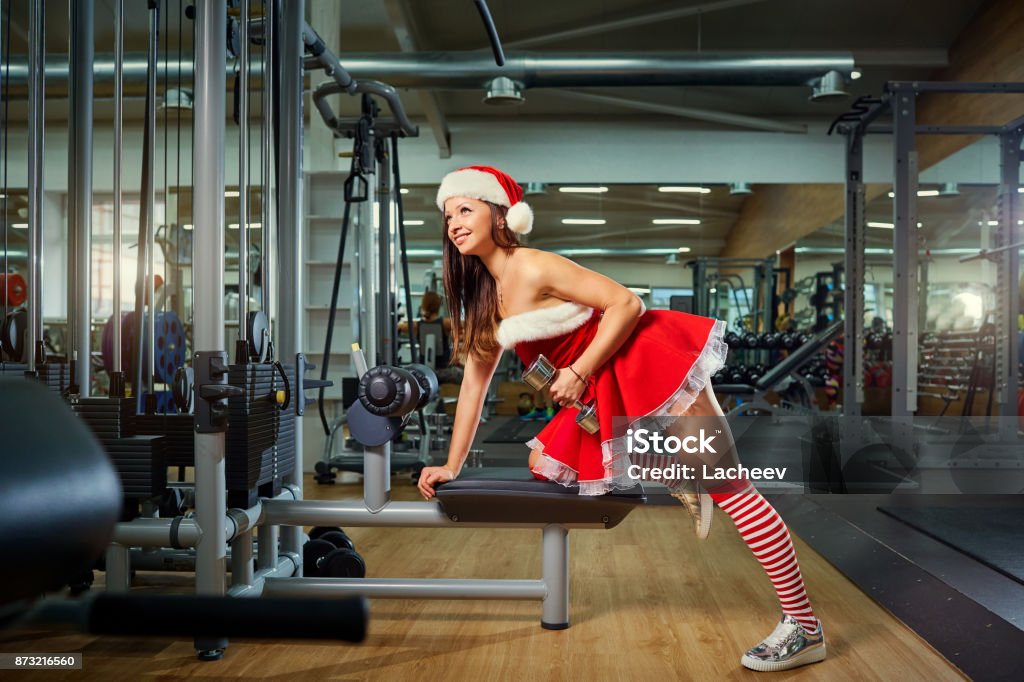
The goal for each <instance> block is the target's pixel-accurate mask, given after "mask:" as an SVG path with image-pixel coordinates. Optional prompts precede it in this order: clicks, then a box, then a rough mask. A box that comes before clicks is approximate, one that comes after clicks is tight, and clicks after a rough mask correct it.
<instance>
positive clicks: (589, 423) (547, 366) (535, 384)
mask: <svg viewBox="0 0 1024 682" xmlns="http://www.w3.org/2000/svg"><path fill="white" fill-rule="evenodd" d="M557 371H558V370H557V369H556V368H555V366H554V365H552V364H551V362H550V361H549V360H548V359H547V358H546V357H544V356H543V355H538V356H537V359H536V360H534V361H533V363H532V364H531V365H530V366H529V367H527V368H526V371H524V372H523V382H524V383H525V384H526V385H528V386H529V387H530V388H532V389H534V390H535V391H539V390H541V389H542V388H544V387H545V386H547V385H548V384H550V383H551V380H552V379H554V378H555V372H557ZM573 407H575V408H576V409H577V410H579V411H580V413H579V414H578V415H576V424H577V425H578V426H579V427H580V428H581V429H583V430H584V431H586V432H587V433H597V431H598V428H599V424H598V421H597V405H596V404H595V403H594V401H593V400H590V401H588V402H586V403H581V402H580V401H579V400H576V401H574V402H573Z"/></svg>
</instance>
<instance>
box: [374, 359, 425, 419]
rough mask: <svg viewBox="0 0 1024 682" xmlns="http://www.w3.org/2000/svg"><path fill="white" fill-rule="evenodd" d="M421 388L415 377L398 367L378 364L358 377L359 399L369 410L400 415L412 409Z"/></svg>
mask: <svg viewBox="0 0 1024 682" xmlns="http://www.w3.org/2000/svg"><path fill="white" fill-rule="evenodd" d="M421 393H422V389H421V388H420V383H419V381H418V380H417V379H416V377H415V376H414V375H413V374H412V373H411V372H409V371H407V370H404V369H402V368H400V367H391V366H389V365H379V366H377V367H373V368H371V369H369V370H367V371H366V373H365V374H363V376H362V377H360V379H359V392H358V395H359V402H360V403H362V405H363V407H365V408H366V411H367V412H369V413H370V414H375V415H377V416H381V417H401V416H403V415H406V414H409V413H410V412H412V411H413V410H415V409H416V406H417V404H418V403H419V400H420V394H421Z"/></svg>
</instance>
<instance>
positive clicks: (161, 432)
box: [135, 414, 196, 467]
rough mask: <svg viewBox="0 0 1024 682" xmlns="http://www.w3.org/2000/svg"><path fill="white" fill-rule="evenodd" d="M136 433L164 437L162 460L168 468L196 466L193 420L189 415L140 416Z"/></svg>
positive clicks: (136, 425) (136, 419)
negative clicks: (163, 459)
mask: <svg viewBox="0 0 1024 682" xmlns="http://www.w3.org/2000/svg"><path fill="white" fill-rule="evenodd" d="M135 428H136V433H139V434H141V435H147V436H163V437H164V458H165V462H166V464H167V466H169V467H191V466H195V465H196V439H195V433H194V419H193V417H192V415H190V414H140V415H138V416H137V417H136V418H135Z"/></svg>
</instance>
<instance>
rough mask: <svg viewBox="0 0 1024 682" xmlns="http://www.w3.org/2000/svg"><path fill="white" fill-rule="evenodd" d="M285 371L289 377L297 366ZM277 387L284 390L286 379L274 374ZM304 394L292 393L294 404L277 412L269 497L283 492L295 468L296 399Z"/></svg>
mask: <svg viewBox="0 0 1024 682" xmlns="http://www.w3.org/2000/svg"><path fill="white" fill-rule="evenodd" d="M284 371H285V373H286V374H287V375H288V376H289V377H293V376H295V368H294V367H293V366H290V365H284ZM274 381H275V387H276V389H278V390H284V381H282V379H281V377H280V376H279V375H275V376H274ZM302 399H303V396H300V395H295V394H294V393H293V394H292V401H293V402H292V404H290V405H288V407H286V408H285V409H283V410H278V413H277V439H276V441H275V443H274V481H273V485H272V487H271V490H270V491H268V493H267V494H266V496H267V497H276V496H277V495H279V494H280V493H281V484H282V482H283V481H284V479H285V478H287V477H288V476H290V475H291V473H292V472H293V471H294V470H295V425H296V416H295V404H294V401H295V400H302Z"/></svg>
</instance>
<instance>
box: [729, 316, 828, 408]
mask: <svg viewBox="0 0 1024 682" xmlns="http://www.w3.org/2000/svg"><path fill="white" fill-rule="evenodd" d="M842 330H843V321H842V320H837V321H835V322H833V323H832V324H831V325H829V326H828V327H827V328H826V329H823V330H822V331H820V332H818V333H817V334H816V335H815V336H812V337H811V339H810V340H809V341H808V342H807V343H805V344H803V345H802V346H800V347H799V348H797V349H795V350H793V351H792V352H790V354H789V355H788V356H787V357H786V359H785V360H783V361H782V362H780V363H778V364H777V365H775V366H774V367H772V368H771V369H770V370H768V371H767V372H765V373H764V376H762V377H761V378H760V379H758V380H757V381H756V382H755V383H754V384H752V385H751V384H716V385H715V386H714V389H715V393H716V394H717V395H726V396H733V398H734V399H735V398H744V399H746V400H745V402H743V403H742V404H737V405H735V406H734V407H733V408H732V409H730V410H729V411H728V413H726V415H725V416H726V417H727V418H728V417H734V416H736V415H739V414H743V413H745V412H748V411H750V410H762V411H764V412H768V413H770V414H773V415H777V414H794V415H798V414H803V412H800V411H797V410H795V409H794V408H793V407H791V406H788V405H772V404H771V403H769V402H768V401H767V400H765V398H764V396H765V394H767V393H768V392H769V391H774V390H777V389H778V388H781V386H782V384H783V382H785V381H786V380H794V381H796V382H797V383H799V384H800V386H801V388H802V389H803V391H804V393H805V394H806V395H807V399H808V402H809V404H810V405H812V406H814V407H815V408H816V407H817V405H818V401H817V399H816V398H815V396H814V387H813V386H811V383H810V382H809V381H807V379H806V378H805V377H802V376H800V375H799V374H798V373H797V370H799V369H800V368H801V367H803V366H804V365H805V364H807V362H808V361H809V360H810V359H811V358H812V357H814V356H815V355H817V354H818V353H819V352H820V351H821V350H822V349H823V348H825V346H827V345H828V344H829V342H830V341H831V340H832V339H833V338H835V336H836V335H838V334H839V333H840V332H841V331H842Z"/></svg>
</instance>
